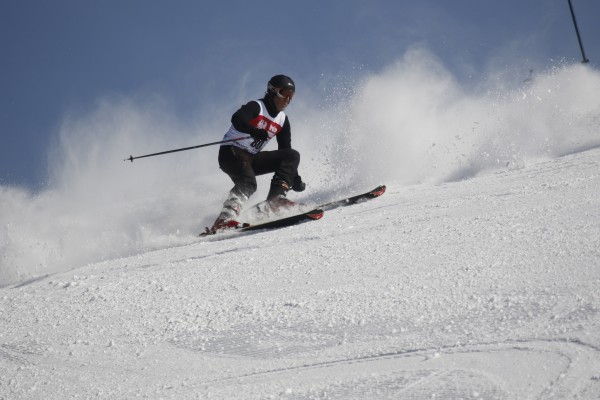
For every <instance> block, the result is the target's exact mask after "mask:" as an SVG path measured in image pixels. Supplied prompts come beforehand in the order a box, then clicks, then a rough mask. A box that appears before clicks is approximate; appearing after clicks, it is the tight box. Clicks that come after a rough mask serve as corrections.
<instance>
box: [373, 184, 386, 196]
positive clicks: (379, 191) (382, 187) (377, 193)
mask: <svg viewBox="0 0 600 400" xmlns="http://www.w3.org/2000/svg"><path fill="white" fill-rule="evenodd" d="M385 189H386V186H385V185H379V186H377V187H376V188H375V189H373V191H371V194H372V195H373V196H375V197H379V196H381V195H382V194H384V193H385Z"/></svg>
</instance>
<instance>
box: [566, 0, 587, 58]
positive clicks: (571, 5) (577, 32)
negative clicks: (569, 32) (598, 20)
mask: <svg viewBox="0 0 600 400" xmlns="http://www.w3.org/2000/svg"><path fill="white" fill-rule="evenodd" d="M569 9H570V10H571V17H573V25H575V33H576V34H577V41H578V42H579V48H580V49H581V56H582V57H583V63H584V64H587V63H589V62H590V60H588V58H587V57H586V56H585V51H584V50H583V42H582V41H581V35H580V34H579V27H578V26H577V20H576V19H575V11H573V4H571V0H569Z"/></svg>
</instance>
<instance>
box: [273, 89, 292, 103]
mask: <svg viewBox="0 0 600 400" xmlns="http://www.w3.org/2000/svg"><path fill="white" fill-rule="evenodd" d="M294 93H295V92H294V91H293V90H292V89H277V90H275V94H276V95H277V97H279V98H280V99H288V101H292V97H294Z"/></svg>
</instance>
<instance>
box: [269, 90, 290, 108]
mask: <svg viewBox="0 0 600 400" xmlns="http://www.w3.org/2000/svg"><path fill="white" fill-rule="evenodd" d="M293 97H294V91H293V90H291V89H277V91H276V92H275V96H273V102H274V103H275V107H276V108H277V111H283V110H285V108H286V107H287V106H288V105H289V104H290V101H292V98H293Z"/></svg>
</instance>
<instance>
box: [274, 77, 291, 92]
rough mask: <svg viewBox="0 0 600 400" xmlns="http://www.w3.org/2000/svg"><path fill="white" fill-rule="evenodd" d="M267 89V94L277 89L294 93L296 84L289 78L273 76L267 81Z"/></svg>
mask: <svg viewBox="0 0 600 400" xmlns="http://www.w3.org/2000/svg"><path fill="white" fill-rule="evenodd" d="M267 88H268V91H269V92H274V91H275V90H277V89H292V90H293V91H294V92H295V91H296V84H295V83H294V81H293V80H292V78H290V77H289V76H286V75H275V76H274V77H272V78H271V80H269V83H268V84H267Z"/></svg>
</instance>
